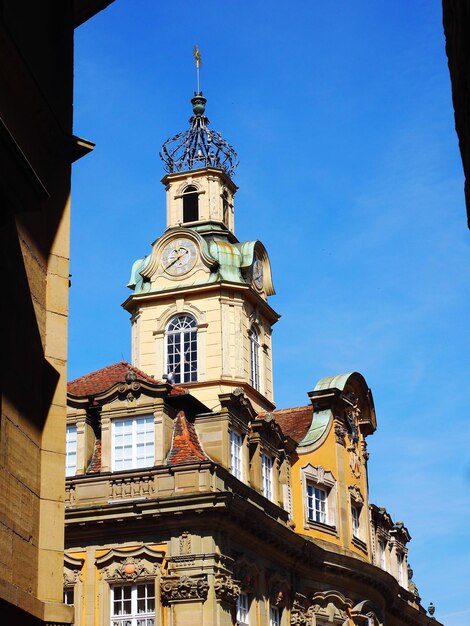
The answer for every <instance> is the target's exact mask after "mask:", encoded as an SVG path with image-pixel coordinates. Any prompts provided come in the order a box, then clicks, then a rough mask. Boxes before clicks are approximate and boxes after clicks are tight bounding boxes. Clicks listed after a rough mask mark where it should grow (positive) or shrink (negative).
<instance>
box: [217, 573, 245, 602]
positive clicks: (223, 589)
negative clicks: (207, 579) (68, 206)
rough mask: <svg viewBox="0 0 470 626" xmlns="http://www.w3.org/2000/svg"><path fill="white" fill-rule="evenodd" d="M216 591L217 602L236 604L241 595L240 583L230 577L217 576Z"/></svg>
mask: <svg viewBox="0 0 470 626" xmlns="http://www.w3.org/2000/svg"><path fill="white" fill-rule="evenodd" d="M214 591H215V596H216V598H217V600H223V601H224V602H228V603H229V604H235V602H236V601H237V598H238V596H239V595H240V593H241V588H240V583H239V582H238V581H235V580H233V578H231V577H230V576H217V577H216V578H215V581H214Z"/></svg>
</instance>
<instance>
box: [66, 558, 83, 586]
mask: <svg viewBox="0 0 470 626" xmlns="http://www.w3.org/2000/svg"><path fill="white" fill-rule="evenodd" d="M84 562H85V561H84V559H74V558H72V557H70V556H69V555H68V554H66V555H65V558H64V587H73V586H74V585H75V584H76V583H78V582H82V581H83V580H82V568H83V563H84Z"/></svg>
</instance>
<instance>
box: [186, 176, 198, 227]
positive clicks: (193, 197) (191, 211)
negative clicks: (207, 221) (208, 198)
mask: <svg viewBox="0 0 470 626" xmlns="http://www.w3.org/2000/svg"><path fill="white" fill-rule="evenodd" d="M198 196H199V194H198V190H197V188H196V187H195V186H194V185H189V186H188V187H186V189H185V190H184V191H183V222H184V223H186V222H196V221H197V220H198V219H199V198H198Z"/></svg>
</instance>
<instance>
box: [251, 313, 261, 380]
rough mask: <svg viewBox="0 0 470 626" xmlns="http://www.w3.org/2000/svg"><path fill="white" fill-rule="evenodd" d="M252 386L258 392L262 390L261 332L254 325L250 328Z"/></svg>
mask: <svg viewBox="0 0 470 626" xmlns="http://www.w3.org/2000/svg"><path fill="white" fill-rule="evenodd" d="M249 335H250V384H251V386H252V387H253V389H256V391H260V390H261V368H260V360H261V359H260V350H261V344H260V341H259V332H258V330H257V329H256V327H255V326H254V325H252V326H251V328H250V332H249Z"/></svg>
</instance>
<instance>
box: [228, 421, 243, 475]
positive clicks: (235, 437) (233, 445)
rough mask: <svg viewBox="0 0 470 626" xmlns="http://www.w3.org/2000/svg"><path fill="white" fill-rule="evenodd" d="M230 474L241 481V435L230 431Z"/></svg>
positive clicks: (235, 431)
mask: <svg viewBox="0 0 470 626" xmlns="http://www.w3.org/2000/svg"><path fill="white" fill-rule="evenodd" d="M237 453H238V454H237ZM230 472H231V473H232V475H233V476H235V478H238V480H243V476H244V471H243V435H241V434H240V433H239V432H238V431H237V430H230Z"/></svg>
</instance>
